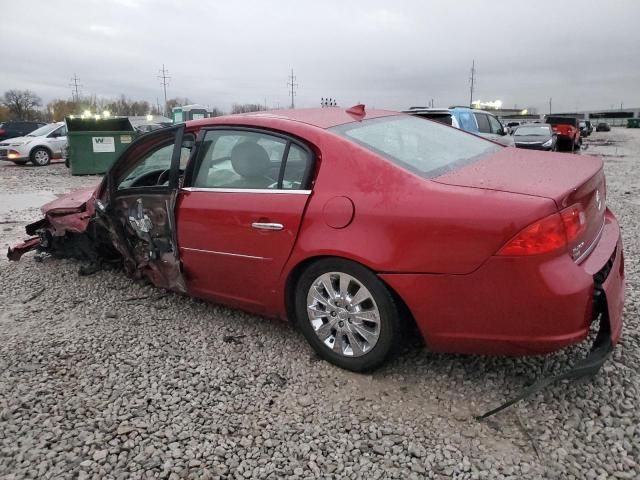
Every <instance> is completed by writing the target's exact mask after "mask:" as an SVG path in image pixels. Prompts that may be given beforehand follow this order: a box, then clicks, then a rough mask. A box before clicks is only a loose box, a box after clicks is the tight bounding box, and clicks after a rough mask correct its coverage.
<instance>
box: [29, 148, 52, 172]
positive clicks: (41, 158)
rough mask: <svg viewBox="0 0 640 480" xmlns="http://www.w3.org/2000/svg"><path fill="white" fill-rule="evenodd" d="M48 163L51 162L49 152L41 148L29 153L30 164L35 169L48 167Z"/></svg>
mask: <svg viewBox="0 0 640 480" xmlns="http://www.w3.org/2000/svg"><path fill="white" fill-rule="evenodd" d="M49 162H51V155H50V154H49V150H47V149H46V148H42V147H38V148H34V149H33V151H32V152H31V163H33V164H34V165H35V166H36V167H44V166H45V165H49Z"/></svg>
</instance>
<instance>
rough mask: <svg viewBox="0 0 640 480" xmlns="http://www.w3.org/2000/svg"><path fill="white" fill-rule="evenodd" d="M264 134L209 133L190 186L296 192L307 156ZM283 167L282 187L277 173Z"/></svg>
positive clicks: (306, 162) (205, 138) (308, 159)
mask: <svg viewBox="0 0 640 480" xmlns="http://www.w3.org/2000/svg"><path fill="white" fill-rule="evenodd" d="M287 143H288V141H287V140H285V139H283V138H280V137H275V136H273V135H269V134H266V133H257V132H245V131H236V130H210V131H208V132H207V133H206V134H205V137H204V139H203V142H202V148H201V149H200V158H199V159H198V162H197V165H198V170H197V172H195V175H194V181H193V186H194V187H200V188H237V189H251V190H256V189H274V190H276V189H289V190H291V189H299V188H301V186H302V182H303V179H304V176H305V174H306V172H307V169H308V166H309V165H310V158H309V154H308V153H307V152H306V151H305V150H303V149H302V148H300V147H298V146H297V145H294V144H291V146H290V147H289V155H288V160H287V161H286V162H285V161H284V158H283V157H284V154H285V151H286V147H287ZM283 165H284V174H283V176H282V183H280V173H281V171H282V168H283Z"/></svg>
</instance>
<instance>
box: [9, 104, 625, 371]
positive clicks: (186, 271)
mask: <svg viewBox="0 0 640 480" xmlns="http://www.w3.org/2000/svg"><path fill="white" fill-rule="evenodd" d="M605 199H606V191H605V177H604V173H603V164H602V161H601V160H599V159H597V158H594V157H590V156H580V157H578V156H575V155H570V154H558V153H544V152H536V151H527V150H519V149H514V148H505V147H502V146H500V145H498V144H495V143H493V142H491V141H487V140H484V139H482V138H479V137H476V136H474V135H471V134H468V133H466V132H463V131H460V130H457V129H454V128H451V127H448V126H446V125H442V124H439V123H435V122H431V121H428V120H424V119H420V118H415V117H411V116H407V115H403V114H399V113H396V112H390V111H381V110H373V111H365V109H364V107H363V106H361V105H360V106H356V107H352V108H351V109H348V110H343V109H339V108H323V109H310V110H291V111H277V112H272V113H254V114H245V115H234V116H225V117H217V118H211V119H203V120H195V121H192V122H187V123H186V124H182V125H178V126H175V127H172V128H166V129H161V130H156V131H154V132H151V133H148V134H146V135H144V136H142V137H140V138H139V139H137V140H136V141H135V142H134V143H133V144H132V145H131V146H130V147H129V148H128V150H126V151H125V152H124V153H123V154H122V155H121V157H120V158H119V159H118V160H117V162H116V163H115V164H114V165H113V167H112V168H111V170H110V171H109V172H108V173H107V175H106V176H105V178H104V180H103V182H102V183H101V184H100V185H99V187H98V188H97V189H96V190H93V189H90V190H85V191H80V192H76V193H74V194H70V195H69V196H66V197H62V198H61V199H58V200H56V201H54V202H52V203H50V204H48V205H45V206H44V207H43V213H44V214H45V218H43V219H42V220H40V221H38V222H36V223H34V224H31V225H29V226H28V227H27V232H28V233H29V234H30V235H33V236H34V238H31V239H30V240H27V241H26V242H24V243H23V244H21V245H18V246H16V247H15V248H13V249H10V251H9V257H10V258H11V259H14V260H17V259H18V258H19V257H20V256H21V255H22V254H23V253H24V252H25V251H28V250H30V249H34V248H38V249H40V250H44V251H49V252H53V253H54V254H56V255H68V256H75V257H78V258H82V259H85V260H90V261H91V262H92V263H93V264H99V263H100V262H101V261H104V260H105V259H106V260H114V261H121V262H122V263H123V266H124V268H125V270H126V271H127V272H128V273H129V274H130V275H133V276H137V277H146V278H148V279H149V280H150V281H151V282H152V283H153V284H155V285H156V286H158V287H162V288H168V289H172V290H174V291H178V292H182V293H186V294H188V295H193V296H196V297H200V298H204V299H208V300H211V301H213V302H219V303H223V304H226V305H230V306H233V307H237V308H241V309H244V310H248V311H251V312H255V313H258V314H261V315H265V316H270V317H280V318H282V319H291V320H294V321H295V322H296V323H297V324H298V325H299V327H300V329H301V330H302V332H303V333H304V335H305V337H306V338H307V340H308V341H309V343H310V344H311V346H312V347H313V348H314V349H315V350H316V351H317V352H318V354H319V355H321V356H322V357H323V358H325V359H327V360H328V361H330V362H333V363H335V364H337V365H339V366H341V367H344V368H348V369H351V370H356V371H361V370H365V369H371V368H373V367H375V366H377V365H379V364H380V363H382V362H383V361H384V359H385V358H387V357H388V355H389V353H390V352H391V351H392V350H393V348H394V346H396V345H397V344H398V343H399V342H401V340H402V338H401V336H402V332H404V331H406V330H405V329H403V328H402V327H403V324H404V323H406V322H413V323H414V324H415V325H416V326H417V327H418V329H419V331H420V332H421V334H422V336H423V338H424V341H425V343H426V345H427V346H428V347H429V348H430V349H431V350H434V351H441V352H464V353H479V354H509V355H526V354H540V353H545V352H551V351H554V350H557V349H560V348H562V347H565V346H567V345H570V344H573V343H576V342H579V341H581V340H583V339H585V337H586V336H587V333H588V331H589V327H590V324H591V323H592V321H593V320H594V319H595V318H597V317H600V325H601V326H600V333H601V334H600V336H599V338H600V343H601V344H602V342H604V343H606V345H607V346H608V349H607V350H608V351H610V350H611V348H612V347H613V345H615V343H616V342H617V341H618V339H619V337H620V331H621V326H622V320H621V312H622V304H623V297H624V269H623V258H622V244H621V237H620V229H619V227H618V223H617V221H616V218H615V217H614V215H613V214H612V213H611V212H610V211H609V210H608V209H607V207H606V203H605Z"/></svg>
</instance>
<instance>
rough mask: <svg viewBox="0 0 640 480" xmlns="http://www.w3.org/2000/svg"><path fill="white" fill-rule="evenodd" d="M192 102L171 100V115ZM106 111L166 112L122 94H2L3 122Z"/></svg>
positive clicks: (239, 107)
mask: <svg viewBox="0 0 640 480" xmlns="http://www.w3.org/2000/svg"><path fill="white" fill-rule="evenodd" d="M190 103H192V102H191V101H190V100H189V99H188V98H186V97H184V98H183V97H176V98H172V99H170V100H167V112H168V115H169V116H170V115H171V113H170V112H171V110H172V108H173V107H179V106H183V105H189V104H190ZM266 109H267V108H266V106H265V105H260V104H257V103H244V104H240V103H234V104H233V105H232V106H231V112H230V113H246V112H256V111H262V110H266ZM86 110H88V111H90V112H92V113H102V112H105V111H108V112H109V114H110V115H114V116H137V115H162V113H163V112H162V108H161V106H160V105H153V104H151V103H149V102H147V101H146V100H133V99H130V98H128V97H127V96H126V95H124V94H122V95H120V96H119V97H117V98H115V99H113V98H103V97H97V96H96V95H91V96H84V97H79V98H77V99H73V100H69V99H66V100H65V99H55V100H51V101H50V102H48V103H47V104H46V105H43V102H42V99H41V98H40V97H39V96H38V95H37V94H36V93H34V92H32V91H31V90H17V89H12V90H7V91H6V92H5V93H4V95H3V96H2V97H1V98H0V122H4V121H8V120H36V121H44V122H54V121H60V120H64V118H65V117H68V116H70V115H79V114H82V113H83V112H84V111H86ZM211 112H212V116H214V117H215V116H219V115H224V113H225V112H223V111H222V110H221V109H219V108H218V107H213V108H212V109H211Z"/></svg>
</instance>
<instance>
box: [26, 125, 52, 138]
mask: <svg viewBox="0 0 640 480" xmlns="http://www.w3.org/2000/svg"><path fill="white" fill-rule="evenodd" d="M59 126H60V125H59V124H57V123H50V124H49V125H45V126H44V127H40V128H38V129H37V130H34V131H33V132H31V133H30V134H29V135H27V137H43V136H45V135H49V134H50V133H51V132H53V131H54V130H55V129H56V128H58V127H59Z"/></svg>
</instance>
